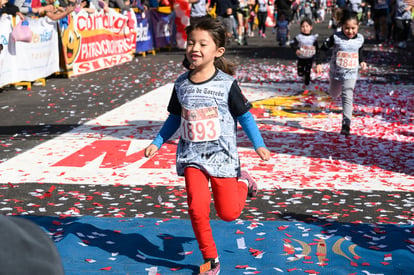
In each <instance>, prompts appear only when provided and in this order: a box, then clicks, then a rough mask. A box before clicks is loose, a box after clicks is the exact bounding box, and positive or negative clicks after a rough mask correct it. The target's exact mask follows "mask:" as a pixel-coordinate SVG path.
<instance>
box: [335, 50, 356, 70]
mask: <svg viewBox="0 0 414 275" xmlns="http://www.w3.org/2000/svg"><path fill="white" fill-rule="evenodd" d="M336 65H337V66H338V67H341V68H344V69H354V68H357V67H358V53H349V52H343V51H339V52H338V53H337V54H336Z"/></svg>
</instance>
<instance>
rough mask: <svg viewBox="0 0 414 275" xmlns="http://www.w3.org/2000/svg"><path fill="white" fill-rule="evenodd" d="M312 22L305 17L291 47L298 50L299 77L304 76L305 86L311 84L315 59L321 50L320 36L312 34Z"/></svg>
mask: <svg viewBox="0 0 414 275" xmlns="http://www.w3.org/2000/svg"><path fill="white" fill-rule="evenodd" d="M312 28H313V26H312V20H311V19H310V18H307V17H305V18H304V19H302V21H300V34H298V35H296V37H295V38H294V39H293V41H292V43H291V46H292V48H294V49H296V56H297V59H298V60H297V68H298V75H299V76H303V78H304V81H305V85H309V83H310V75H311V70H312V65H313V60H314V57H315V55H316V53H317V51H318V49H319V47H318V40H317V39H318V34H312Z"/></svg>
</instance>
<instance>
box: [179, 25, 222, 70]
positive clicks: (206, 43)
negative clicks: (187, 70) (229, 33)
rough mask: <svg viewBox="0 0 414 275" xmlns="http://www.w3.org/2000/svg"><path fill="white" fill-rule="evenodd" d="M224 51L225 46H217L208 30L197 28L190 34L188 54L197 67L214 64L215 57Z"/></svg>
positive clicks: (188, 57)
mask: <svg viewBox="0 0 414 275" xmlns="http://www.w3.org/2000/svg"><path fill="white" fill-rule="evenodd" d="M224 51H225V49H224V47H217V45H216V43H215V42H214V40H213V38H212V37H211V35H210V33H209V32H208V31H205V30H201V29H195V30H193V31H192V32H191V33H190V34H189V36H188V39H187V49H186V55H187V59H188V60H189V61H190V63H191V65H192V66H193V67H194V68H195V69H200V68H203V67H206V66H214V60H215V58H216V57H220V56H222V55H223V54H224Z"/></svg>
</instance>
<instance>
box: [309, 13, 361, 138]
mask: <svg viewBox="0 0 414 275" xmlns="http://www.w3.org/2000/svg"><path fill="white" fill-rule="evenodd" d="M340 25H341V29H342V30H341V31H340V32H336V33H334V34H333V35H332V36H330V37H329V38H328V39H327V40H325V42H324V43H323V45H322V47H321V48H320V50H321V51H327V50H328V49H330V48H333V51H332V58H331V63H330V72H329V80H330V87H329V93H330V95H331V96H332V97H334V98H336V97H338V96H339V95H340V94H341V95H342V129H341V134H342V135H346V136H348V135H349V134H350V127H351V118H352V109H353V106H352V105H353V96H354V89H355V84H356V81H357V78H358V65H360V66H361V69H362V70H365V69H366V67H367V64H366V63H365V61H363V56H362V46H363V44H364V37H363V36H362V35H361V34H359V33H358V27H359V21H358V16H357V14H356V13H355V12H353V11H349V10H344V11H343V13H342V16H341V20H340ZM321 51H319V52H321ZM317 56H318V57H317V61H316V63H317V64H318V65H317V66H316V72H317V73H321V72H322V66H321V59H320V56H319V55H317Z"/></svg>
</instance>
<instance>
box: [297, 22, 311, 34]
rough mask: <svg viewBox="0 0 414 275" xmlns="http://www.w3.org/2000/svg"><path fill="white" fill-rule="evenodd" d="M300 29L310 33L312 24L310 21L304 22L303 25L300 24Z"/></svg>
mask: <svg viewBox="0 0 414 275" xmlns="http://www.w3.org/2000/svg"><path fill="white" fill-rule="evenodd" d="M300 31H301V32H302V33H303V34H310V33H311V31H312V25H309V23H308V22H303V23H302V25H300Z"/></svg>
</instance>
